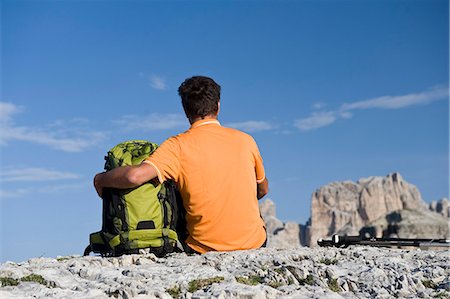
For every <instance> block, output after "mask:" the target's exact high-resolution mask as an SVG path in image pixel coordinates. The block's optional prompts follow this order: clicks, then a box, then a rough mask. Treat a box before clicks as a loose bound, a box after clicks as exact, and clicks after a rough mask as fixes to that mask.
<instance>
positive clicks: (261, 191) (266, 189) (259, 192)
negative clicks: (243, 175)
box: [257, 179, 269, 199]
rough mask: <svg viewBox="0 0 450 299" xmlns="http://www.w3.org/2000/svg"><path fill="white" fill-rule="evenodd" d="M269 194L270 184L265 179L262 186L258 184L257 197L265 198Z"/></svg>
mask: <svg viewBox="0 0 450 299" xmlns="http://www.w3.org/2000/svg"><path fill="white" fill-rule="evenodd" d="M267 193H269V182H268V181H267V179H265V180H264V181H263V182H262V183H261V184H258V188H257V197H258V199H261V198H263V197H264V196H266V194H267Z"/></svg>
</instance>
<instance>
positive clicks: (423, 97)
mask: <svg viewBox="0 0 450 299" xmlns="http://www.w3.org/2000/svg"><path fill="white" fill-rule="evenodd" d="M448 97H449V90H448V87H434V88H431V89H429V90H426V91H424V92H419V93H410V94H406V95H399V96H382V97H377V98H372V99H367V100H362V101H356V102H353V103H345V104H343V105H342V106H341V107H340V108H339V109H338V110H335V111H319V112H313V113H312V114H311V116H309V117H306V118H302V119H298V120H296V121H295V122H294V126H295V127H297V128H298V129H300V130H301V131H309V130H313V129H318V128H321V127H325V126H329V125H331V124H333V123H334V122H336V121H337V120H338V119H349V118H351V117H352V115H353V114H352V111H355V110H362V109H402V108H407V107H411V106H417V105H427V104H430V103H432V102H435V101H440V100H445V99H448Z"/></svg>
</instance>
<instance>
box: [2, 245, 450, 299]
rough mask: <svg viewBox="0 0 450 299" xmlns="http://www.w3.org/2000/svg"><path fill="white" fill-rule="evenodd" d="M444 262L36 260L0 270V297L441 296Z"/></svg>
mask: <svg viewBox="0 0 450 299" xmlns="http://www.w3.org/2000/svg"><path fill="white" fill-rule="evenodd" d="M448 258H449V252H448V251H438V250H435V251H421V250H399V249H396V250H390V249H379V248H373V247H350V248H346V249H337V248H314V249H312V248H308V247H300V248H296V249H276V248H263V249H258V250H248V251H234V252H226V253H224V252H222V253H220V252H210V253H207V254H203V255H191V256H189V255H186V254H184V253H181V254H171V255H169V256H167V257H165V258H156V257H155V256H153V255H151V254H143V255H131V256H123V257H118V258H101V257H94V256H89V257H79V256H72V257H67V258H58V259H53V258H39V259H32V260H29V261H26V262H22V263H12V262H7V263H4V264H1V265H0V281H1V284H2V286H0V298H11V299H17V298H58V299H59V298H80V299H81V298H83V299H84V298H96V299H101V298H111V297H113V298H114V297H115V298H168V299H169V298H392V297H402V298H403V297H404V298H417V297H421V298H433V297H436V296H440V297H441V298H446V297H448V296H450V267H449V266H448ZM143 260H147V261H148V262H145V263H143ZM29 275H34V277H35V279H34V282H24V281H21V279H23V277H26V276H29ZM36 277H41V278H40V279H36ZM11 281H16V282H17V285H15V286H13V285H10V284H11Z"/></svg>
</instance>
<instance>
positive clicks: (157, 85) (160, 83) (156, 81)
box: [150, 75, 167, 90]
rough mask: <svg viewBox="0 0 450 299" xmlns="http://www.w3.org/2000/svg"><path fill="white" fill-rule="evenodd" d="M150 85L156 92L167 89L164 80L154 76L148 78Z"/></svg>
mask: <svg viewBox="0 0 450 299" xmlns="http://www.w3.org/2000/svg"><path fill="white" fill-rule="evenodd" d="M150 85H151V86H152V87H153V88H154V89H157V90H165V89H166V88H167V84H166V80H164V79H163V78H162V77H159V76H155V75H153V76H151V77H150Z"/></svg>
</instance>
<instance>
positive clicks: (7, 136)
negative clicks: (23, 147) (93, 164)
mask: <svg viewBox="0 0 450 299" xmlns="http://www.w3.org/2000/svg"><path fill="white" fill-rule="evenodd" d="M0 111H1V112H0V116H1V123H0V124H1V126H0V145H6V144H8V143H9V142H11V141H24V142H31V143H36V144H41V145H44V146H48V147H50V148H53V149H56V150H62V151H66V152H81V151H83V150H85V149H87V148H89V147H92V146H94V145H96V144H98V143H99V142H101V141H103V140H104V139H105V138H106V134H105V133H103V132H98V131H92V130H90V129H87V128H80V127H77V126H75V125H73V123H72V124H71V125H66V126H64V125H62V123H61V122H59V123H57V125H55V123H54V124H52V125H50V126H47V127H45V126H42V127H30V126H19V125H16V124H15V123H14V119H13V116H14V115H15V114H17V113H19V112H22V111H23V108H22V107H21V106H17V105H14V104H12V103H5V102H0ZM85 121H86V120H85ZM85 121H84V122H85ZM78 123H79V121H78Z"/></svg>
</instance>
